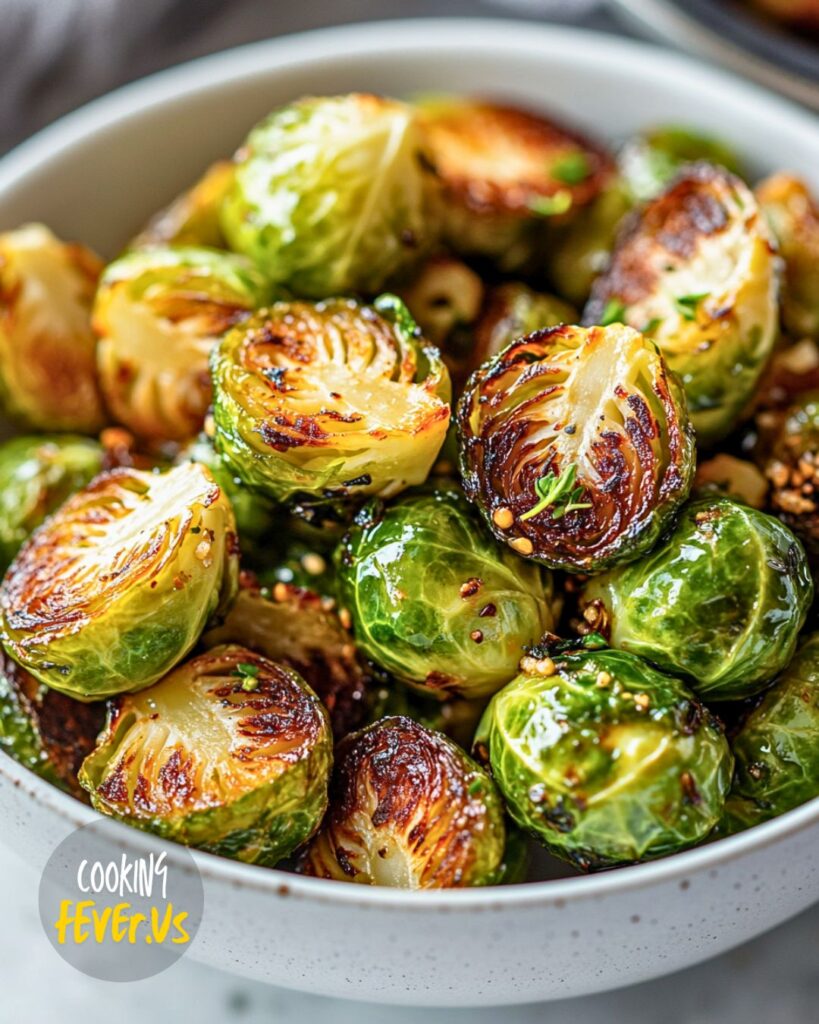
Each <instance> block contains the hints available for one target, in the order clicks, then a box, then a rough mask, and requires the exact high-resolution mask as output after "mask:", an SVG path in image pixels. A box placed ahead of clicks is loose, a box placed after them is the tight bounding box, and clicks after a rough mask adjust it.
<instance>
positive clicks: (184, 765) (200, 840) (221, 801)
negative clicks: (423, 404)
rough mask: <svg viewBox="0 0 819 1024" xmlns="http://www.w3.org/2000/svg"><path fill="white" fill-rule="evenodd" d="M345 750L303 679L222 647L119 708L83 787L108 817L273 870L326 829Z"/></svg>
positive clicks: (117, 703)
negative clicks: (330, 788) (338, 747)
mask: <svg viewBox="0 0 819 1024" xmlns="http://www.w3.org/2000/svg"><path fill="white" fill-rule="evenodd" d="M332 760H333V741H332V736H331V733H330V725H329V723H328V721H327V715H326V712H325V711H324V708H323V707H322V706H321V703H320V702H319V700H318V698H317V697H316V695H315V694H314V693H313V692H312V691H311V690H310V688H309V687H308V686H307V685H306V684H305V682H304V680H302V679H301V678H300V677H299V675H298V674H297V673H295V672H294V671H293V670H292V669H289V668H285V667H284V666H282V665H277V664H275V662H272V661H269V660H268V659H267V658H263V657H260V656H259V655H258V654H256V653H254V652H253V651H249V650H247V649H246V648H244V647H239V646H225V647H217V648H214V650H212V651H208V652H207V653H206V654H201V655H199V656H198V657H196V658H193V659H192V660H190V661H187V662H185V664H183V665H180V666H178V667H177V668H176V669H174V671H173V672H171V673H170V675H167V676H166V677H165V678H164V679H162V680H161V681H160V682H158V683H157V684H156V685H155V686H152V687H151V688H150V689H149V690H143V691H141V692H140V693H137V694H128V695H125V696H122V697H118V698H117V699H116V700H114V701H112V702H111V707H110V710H109V714H108V721H107V723H106V727H105V731H104V732H103V734H102V735H101V736H100V738H99V741H98V743H97V747H96V749H95V750H94V752H93V753H92V754H90V755H89V756H88V757H87V758H86V759H85V761H84V762H83V765H82V769H81V771H80V782H81V783H82V785H83V787H84V788H85V789H86V790H87V791H88V793H89V794H90V796H91V803H92V804H93V806H94V807H95V808H96V810H98V811H100V812H101V813H103V814H107V815H110V816H112V817H114V818H117V819H119V820H120V821H124V822H126V823H127V824H129V825H133V826H135V827H136V828H141V829H145V830H146V831H149V832H155V833H157V834H158V835H160V836H163V837H166V838H168V839H174V840H176V841H177V842H180V843H184V844H185V845H186V846H194V847H196V848H198V849H200V850H207V851H208V852H209V853H216V854H220V855H222V856H225V857H232V858H235V859H236V860H241V861H245V862H248V863H253V864H262V865H265V866H269V867H272V866H274V865H275V864H277V863H278V862H279V861H280V860H282V859H283V858H285V857H288V856H290V854H291V853H293V851H294V850H295V849H296V848H297V847H298V846H301V844H302V843H304V842H306V841H307V840H308V839H309V838H310V836H311V835H312V834H313V833H314V832H315V830H316V829H317V828H318V826H319V823H320V822H321V819H322V816H323V815H324V811H325V809H326V807H327V785H328V782H329V776H330V770H331V766H332Z"/></svg>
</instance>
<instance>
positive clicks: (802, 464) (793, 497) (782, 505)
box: [763, 390, 819, 558]
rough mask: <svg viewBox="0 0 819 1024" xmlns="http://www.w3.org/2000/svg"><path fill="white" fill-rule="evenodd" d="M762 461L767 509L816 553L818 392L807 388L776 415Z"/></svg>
mask: <svg viewBox="0 0 819 1024" xmlns="http://www.w3.org/2000/svg"><path fill="white" fill-rule="evenodd" d="M775 424H776V425H775V427H774V428H773V430H772V431H771V436H770V438H769V443H768V447H769V452H768V455H767V458H765V459H764V460H763V468H764V471H765V476H766V477H767V479H768V481H769V482H770V484H771V494H770V503H771V508H772V509H773V511H774V512H776V514H777V515H778V516H779V518H780V519H781V520H782V521H783V522H784V523H785V524H786V525H787V526H789V527H790V529H792V530H793V532H794V533H795V534H796V535H797V536H798V537H799V538H800V539H801V541H802V542H803V543H804V545H805V547H806V548H807V550H808V552H809V553H810V555H811V556H812V557H814V558H815V557H816V556H817V555H819V391H816V390H812V391H807V392H805V393H804V394H802V395H800V396H799V399H798V400H797V401H796V402H794V403H793V404H792V405H791V406H789V407H788V408H787V409H786V410H784V411H783V412H782V414H781V415H780V416H777V417H776V420H775Z"/></svg>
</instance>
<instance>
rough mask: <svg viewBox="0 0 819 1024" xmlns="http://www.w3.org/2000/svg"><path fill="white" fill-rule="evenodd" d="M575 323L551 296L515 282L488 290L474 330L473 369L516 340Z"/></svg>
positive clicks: (574, 317) (571, 313)
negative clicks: (550, 328)
mask: <svg viewBox="0 0 819 1024" xmlns="http://www.w3.org/2000/svg"><path fill="white" fill-rule="evenodd" d="M576 320H577V311H576V310H574V309H573V308H572V307H571V306H570V305H569V304H568V303H567V302H564V301H563V300H562V299H558V298H556V297H555V296H554V295H544V294H542V293H540V292H535V291H532V289H531V288H527V287H526V285H525V284H519V283H518V282H516V281H509V282H507V283H506V284H502V285H498V287H497V288H495V289H493V290H492V292H491V294H490V296H489V301H488V302H487V304H486V308H485V309H484V311H483V313H482V314H481V318H480V320H479V321H478V324H477V327H476V329H475V354H474V359H473V369H477V367H478V366H480V365H481V363H485V362H486V360H487V359H491V358H493V357H494V356H496V355H497V354H498V353H499V352H502V351H503V350H504V349H505V348H506V346H507V345H508V344H509V343H510V342H512V341H517V339H518V338H523V337H525V336H526V335H528V334H533V333H534V332H535V331H539V330H542V329H543V328H544V327H557V326H558V324H573V323H575V322H576Z"/></svg>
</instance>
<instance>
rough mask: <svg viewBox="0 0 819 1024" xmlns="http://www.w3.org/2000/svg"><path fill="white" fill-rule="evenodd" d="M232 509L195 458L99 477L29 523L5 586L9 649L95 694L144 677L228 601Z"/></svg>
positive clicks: (142, 682) (136, 684) (60, 684)
mask: <svg viewBox="0 0 819 1024" xmlns="http://www.w3.org/2000/svg"><path fill="white" fill-rule="evenodd" d="M236 561H237V560H236V535H235V524H234V519H233V512H232V511H231V508H230V505H229V503H228V501H227V499H226V498H225V496H224V495H223V494H222V493H221V491H220V489H219V488H218V487H217V486H216V484H215V483H214V480H213V477H212V476H211V475H210V473H209V472H208V471H207V470H206V469H204V468H203V467H201V466H196V465H193V464H192V463H191V464H189V465H186V466H179V467H177V468H176V469H172V470H170V471H169V472H167V473H163V474H159V475H155V474H152V473H145V472H142V471H140V470H135V469H116V470H113V471H112V472H110V473H103V474H101V475H100V476H98V477H96V478H95V479H94V480H92V481H91V483H90V484H89V485H88V486H87V487H86V488H85V489H84V490H82V491H79V492H78V493H77V494H75V495H74V496H73V497H71V498H69V499H68V501H67V502H66V503H65V504H64V505H63V506H62V507H61V508H60V509H59V510H58V511H57V512H56V513H55V514H54V515H53V516H51V518H50V519H47V520H46V522H45V523H44V524H43V525H42V526H41V527H40V528H39V529H38V530H36V531H35V532H34V533H33V534H32V536H31V538H30V539H29V541H28V542H27V543H26V544H25V546H24V547H23V549H22V550H21V551H20V553H19V555H18V556H17V558H16V559H15V560H14V561H13V562H12V564H11V566H10V567H9V570H8V572H7V573H6V577H5V579H4V580H3V584H2V586H1V587H0V628H2V640H3V646H4V647H5V648H6V651H7V652H8V654H10V655H11V657H12V658H14V660H15V661H17V662H18V663H19V664H21V665H23V666H24V667H25V668H27V669H28V670H29V671H30V672H31V673H32V675H34V676H36V677H37V678H38V679H39V680H40V681H41V682H44V683H46V684H47V685H48V686H50V687H52V688H53V689H55V690H59V691H61V692H63V693H66V694H68V695H69V696H71V697H77V698H79V699H81V700H92V699H96V698H101V697H107V696H111V695H112V694H117V693H123V692H125V691H130V690H139V689H142V688H143V687H146V686H150V685H151V683H154V682H156V680H157V679H159V678H160V677H161V676H163V675H164V674H165V673H166V672H167V671H168V670H169V669H170V668H172V666H173V665H175V664H176V662H178V661H179V660H180V659H181V658H183V657H184V656H185V654H186V653H187V652H188V651H189V650H190V649H191V647H193V645H194V643H196V641H197V639H198V638H199V634H200V633H201V632H202V629H203V628H204V626H205V624H206V622H207V621H208V620H209V619H210V617H211V616H212V615H213V613H214V612H216V611H217V609H219V608H221V607H224V606H225V605H226V604H227V602H228V601H229V600H230V599H231V598H232V596H233V593H234V589H235V585H236V583H235V575H236Z"/></svg>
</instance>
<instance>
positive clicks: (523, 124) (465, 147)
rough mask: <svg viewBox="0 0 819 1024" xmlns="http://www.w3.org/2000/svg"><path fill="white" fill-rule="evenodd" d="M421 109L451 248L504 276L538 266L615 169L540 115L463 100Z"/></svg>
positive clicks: (436, 101)
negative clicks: (552, 237) (557, 231)
mask: <svg viewBox="0 0 819 1024" xmlns="http://www.w3.org/2000/svg"><path fill="white" fill-rule="evenodd" d="M418 109H419V119H420V124H421V128H422V132H423V137H424V143H425V152H426V155H427V159H428V160H429V162H430V164H431V165H432V167H433V168H434V169H435V172H436V174H437V176H438V178H439V180H440V182H441V188H442V193H443V195H442V200H443V201H442V204H441V207H442V210H441V212H442V217H443V234H444V238H445V240H446V242H447V243H448V244H449V245H451V247H452V248H453V249H454V250H455V252H459V253H463V254H465V255H468V256H485V257H488V258H490V259H492V260H494V261H495V262H496V263H497V265H498V266H499V267H500V269H501V270H503V271H505V272H514V271H517V270H522V269H527V268H529V267H532V266H534V265H535V264H536V263H537V261H538V258H539V257H540V256H541V255H542V253H543V252H544V251H545V250H546V248H547V245H546V244H545V243H546V236H547V235H548V233H549V231H550V230H551V229H552V228H553V227H555V226H557V225H562V224H565V223H566V222H567V221H570V220H571V219H572V218H573V217H574V216H576V214H577V212H578V211H579V210H581V209H582V208H583V207H584V206H586V205H588V204H589V203H590V202H591V201H592V200H593V199H594V198H595V197H596V196H597V194H598V193H599V192H600V190H601V188H603V186H604V185H605V184H606V183H607V181H608V179H609V177H610V176H611V173H612V170H613V166H614V162H613V160H612V159H611V157H610V156H609V154H608V153H606V151H605V150H604V149H602V148H601V147H600V146H598V145H597V144H596V143H594V142H592V141H590V140H589V139H587V138H584V137H583V136H581V135H579V134H577V133H576V132H572V131H569V130H568V129H566V128H564V127H563V126H562V125H560V124H557V123H556V122H555V121H553V120H550V119H549V118H548V117H544V116H542V115H539V114H534V113H531V112H529V111H526V110H520V109H518V108H515V107H509V106H501V105H498V104H492V103H486V102H481V101H477V100H468V99H461V98H457V97H443V98H441V97H434V98H430V99H427V100H422V101H421V102H420V104H419V107H418Z"/></svg>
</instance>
